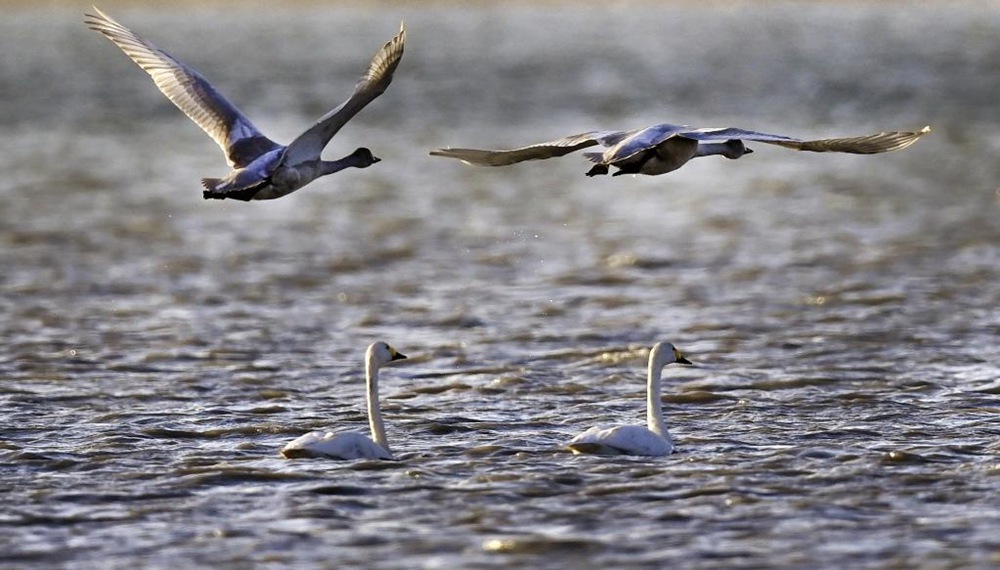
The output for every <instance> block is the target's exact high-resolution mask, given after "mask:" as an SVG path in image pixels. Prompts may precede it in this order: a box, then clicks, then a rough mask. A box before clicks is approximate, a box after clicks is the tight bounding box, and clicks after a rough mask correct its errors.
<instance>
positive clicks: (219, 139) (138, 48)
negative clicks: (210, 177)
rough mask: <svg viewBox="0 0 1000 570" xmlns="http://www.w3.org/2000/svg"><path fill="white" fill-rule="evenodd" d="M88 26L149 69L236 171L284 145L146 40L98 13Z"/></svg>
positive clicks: (186, 68) (175, 102)
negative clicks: (266, 135) (273, 139)
mask: <svg viewBox="0 0 1000 570" xmlns="http://www.w3.org/2000/svg"><path fill="white" fill-rule="evenodd" d="M94 11H95V12H96V15H95V14H86V19H85V20H84V22H85V23H86V24H87V26H88V27H90V29H92V30H94V31H97V32H100V33H101V34H104V36H105V37H106V38H108V39H109V40H111V41H112V42H114V44H115V45H117V46H118V47H119V48H121V50H122V51H123V52H125V55H127V56H129V57H130V58H132V61H134V62H135V63H136V64H137V65H138V66H139V67H141V68H142V69H144V70H145V71H146V73H148V74H149V76H150V77H152V78H153V82H154V83H156V86H157V87H158V88H159V89H160V91H161V92H162V93H163V94H164V95H166V97H167V99H170V100H171V101H172V102H173V104H174V105H177V108H178V109H180V110H181V111H183V112H184V114H185V115H187V116H188V117H189V118H190V119H191V120H192V121H194V122H195V123H197V124H198V126H199V127H201V128H202V130H203V131H205V132H206V133H208V136H210V137H212V140H214V141H215V142H216V143H217V144H218V145H219V146H220V147H221V148H222V151H223V152H225V153H226V159H227V160H228V161H229V166H230V167H232V168H241V167H244V166H246V165H247V164H249V163H250V162H252V161H253V159H255V158H257V157H258V156H260V155H261V154H264V153H265V152H268V151H270V150H273V149H274V148H277V147H278V146H279V145H278V144H277V143H275V142H274V141H272V140H271V139H269V138H267V137H265V136H264V135H263V134H262V133H261V132H260V131H258V130H257V128H256V127H255V126H254V125H253V123H251V122H250V119H248V118H247V117H246V116H245V115H244V114H243V113H241V112H240V110H239V109H237V108H236V106H235V105H233V104H232V103H230V102H229V101H227V100H226V99H225V97H223V96H222V95H220V94H219V93H218V92H217V91H216V90H215V89H214V88H213V87H212V85H211V84H209V82H208V81H206V80H205V78H204V77H202V76H201V75H199V74H198V72H196V71H195V70H193V69H191V68H189V67H188V66H186V65H184V64H183V63H181V62H180V61H178V60H176V59H174V58H173V57H171V56H170V55H169V54H167V53H166V52H164V51H163V50H161V49H160V48H158V47H156V46H154V45H153V44H151V43H150V42H149V41H147V40H146V39H145V38H143V37H142V36H140V35H139V34H137V33H135V32H133V31H132V30H130V29H128V28H126V27H125V26H123V25H121V24H119V23H118V22H116V21H114V20H113V19H111V18H110V17H109V16H108V15H107V14H105V13H104V12H101V11H100V10H98V9H97V8H94Z"/></svg>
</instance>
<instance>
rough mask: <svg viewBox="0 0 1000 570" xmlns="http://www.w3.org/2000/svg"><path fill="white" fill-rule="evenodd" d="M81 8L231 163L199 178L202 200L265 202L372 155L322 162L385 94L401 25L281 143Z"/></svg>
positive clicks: (175, 64) (183, 70)
mask: <svg viewBox="0 0 1000 570" xmlns="http://www.w3.org/2000/svg"><path fill="white" fill-rule="evenodd" d="M94 11H95V12H96V15H95V14H86V19H85V23H86V24H87V25H88V26H89V27H90V29H92V30H95V31H97V32H100V33H101V34H104V36H105V37H107V38H108V39H109V40H111V41H112V42H114V43H115V45H117V46H118V47H119V48H121V50H122V51H123V52H125V55H127V56H129V57H130V58H132V61H134V62H135V63H136V64H137V65H138V66H139V67H141V68H142V69H144V70H145V71H146V73H148V74H149V75H150V77H152V78H153V82H154V83H156V86H157V87H158V88H159V89H160V91H161V92H162V93H163V94H164V95H166V97H167V98H168V99H170V100H171V101H172V102H173V103H174V105H177V108H178V109H180V110H181V111H183V112H184V114H185V115H187V116H188V118H190V119H191V120H192V121H194V122H195V123H197V124H198V126H199V127H201V128H202V130H204V131H205V132H206V133H207V134H208V136H210V137H212V139H213V140H214V141H215V142H216V143H217V144H218V145H219V146H220V147H222V150H223V152H225V154H226V159H227V160H228V162H229V167H230V168H231V169H232V170H231V171H230V173H229V174H228V175H227V176H225V177H224V178H203V179H202V180H201V183H202V185H203V186H204V187H205V191H204V193H203V196H204V197H205V199H206V200H207V199H209V198H214V199H217V200H223V199H226V198H232V199H235V200H243V201H250V200H273V199H275V198H280V197H282V196H285V195H286V194H290V193H292V192H294V191H296V190H298V189H299V188H302V187H303V186H305V185H306V184H309V183H310V182H312V181H313V180H315V179H317V178H319V177H320V176H326V175H327V174H333V173H334V172H338V171H340V170H343V169H345V168H348V167H352V166H353V167H355V168H367V167H369V166H371V165H372V164H375V163H376V162H378V161H379V160H380V159H378V158H377V157H375V156H374V155H372V152H371V151H370V150H368V149H367V148H364V147H362V148H358V149H357V150H355V151H354V152H352V153H351V154H349V155H347V156H345V157H344V158H341V159H340V160H333V161H328V160H322V158H321V157H320V155H321V154H322V152H323V148H324V147H326V145H327V143H329V142H330V139H331V138H333V136H334V135H335V134H337V131H339V130H340V129H341V127H343V126H344V125H345V124H346V123H347V121H349V120H350V119H351V118H352V117H354V115H356V114H357V113H358V112H359V111H361V109H363V108H364V107H365V106H366V105H368V103H371V102H372V101H373V100H375V98H376V97H378V96H379V95H381V94H382V93H384V92H385V90H386V88H388V87H389V83H390V82H391V81H392V74H393V72H394V71H395V70H396V66H397V65H399V60H400V58H402V56H403V43H404V41H405V40H406V29H405V27H404V26H403V25H400V27H399V33H398V34H397V35H396V37H394V38H393V39H391V40H389V41H388V42H387V43H386V44H385V45H384V46H383V47H382V49H381V50H379V52H378V53H377V54H375V57H374V58H372V60H371V63H370V64H369V66H368V71H367V72H365V74H364V76H362V77H361V79H360V80H359V81H358V83H357V85H355V87H354V93H352V94H351V96H350V97H349V98H348V99H347V100H346V101H344V102H343V103H341V104H340V106H339V107H337V108H336V109H334V110H332V111H330V112H329V113H327V114H325V115H323V116H322V117H320V119H319V120H318V121H316V123H315V124H314V125H313V126H311V127H309V129H307V130H306V131H305V132H304V133H302V134H301V135H299V136H298V137H297V138H296V139H295V140H293V141H292V143H291V144H289V145H288V146H282V145H280V144H278V143H276V142H274V141H272V140H271V139H269V138H267V137H266V136H264V134H263V133H261V132H260V131H259V130H257V127H255V126H254V125H253V123H251V122H250V119H248V118H247V117H246V116H245V115H244V114H243V113H242V112H240V110H239V109H237V108H236V106H235V105H233V104H232V103H230V102H229V101H227V100H226V99H225V98H224V97H223V96H222V95H221V94H219V92H217V91H216V90H215V89H214V88H213V87H212V85H211V84H209V82H208V81H207V80H206V79H205V78H204V77H202V76H201V75H200V74H199V73H198V72H196V71H195V70H193V69H191V68H190V67H188V66H186V65H184V64H183V63H181V62H180V61H178V60H176V59H174V58H173V57H171V56H170V55H168V54H167V53H166V52H164V51H163V50H161V49H159V48H157V47H156V46H154V45H153V44H152V43H150V42H149V41H147V40H146V39H144V38H143V37H142V36H140V35H139V34H137V33H135V32H133V31H132V30H129V29H128V28H126V27H125V26H123V25H121V24H119V23H118V22H116V21H114V20H112V19H111V18H110V17H109V16H107V15H106V14H104V13H103V12H101V11H100V10H98V9H97V8H96V7H95V8H94Z"/></svg>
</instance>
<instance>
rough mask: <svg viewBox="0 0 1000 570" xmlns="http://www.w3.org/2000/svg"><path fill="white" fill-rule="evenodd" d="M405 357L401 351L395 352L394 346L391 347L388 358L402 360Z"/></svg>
mask: <svg viewBox="0 0 1000 570" xmlns="http://www.w3.org/2000/svg"><path fill="white" fill-rule="evenodd" d="M405 358H406V355H405V354H403V353H402V352H396V349H395V348H394V349H392V358H390V359H389V360H403V359H405Z"/></svg>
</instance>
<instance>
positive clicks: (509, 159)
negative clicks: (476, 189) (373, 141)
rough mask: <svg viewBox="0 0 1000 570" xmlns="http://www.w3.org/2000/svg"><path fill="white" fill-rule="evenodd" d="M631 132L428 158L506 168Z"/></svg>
mask: <svg viewBox="0 0 1000 570" xmlns="http://www.w3.org/2000/svg"><path fill="white" fill-rule="evenodd" d="M634 132H635V131H588V132H586V133H580V134H578V135H571V136H568V137H563V138H561V139H558V140H554V141H550V142H544V143H538V144H533V145H529V146H523V147H521V148H514V149H510V150H487V149H475V148H441V149H438V150H432V151H431V153H430V154H431V156H444V157H447V158H455V159H458V160H461V161H462V162H464V163H466V164H471V165H473V166H507V165H509V164H516V163H518V162H524V161H525V160H544V159H546V158H555V157H557V156H563V155H567V154H569V153H571V152H575V151H578V150H580V149H582V148H587V147H592V146H596V145H599V144H600V145H604V146H611V145H615V144H618V142H619V141H621V140H622V139H623V138H625V137H627V136H629V135H630V134H632V133H634Z"/></svg>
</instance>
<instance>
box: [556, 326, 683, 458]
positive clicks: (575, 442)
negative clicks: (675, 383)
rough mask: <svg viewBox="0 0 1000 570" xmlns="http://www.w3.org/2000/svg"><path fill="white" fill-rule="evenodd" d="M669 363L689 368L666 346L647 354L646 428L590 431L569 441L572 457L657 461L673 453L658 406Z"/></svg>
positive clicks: (660, 345)
mask: <svg viewBox="0 0 1000 570" xmlns="http://www.w3.org/2000/svg"><path fill="white" fill-rule="evenodd" d="M672 362H679V363H681V364H691V362H690V361H689V360H688V359H687V358H684V355H683V354H681V351H679V350H677V349H676V348H675V347H674V345H672V344H670V343H669V342H658V343H656V344H655V345H653V349H652V350H651V351H650V352H649V371H648V375H647V380H646V427H643V426H637V425H624V426H615V427H610V428H598V427H596V426H595V427H592V428H590V429H588V430H587V431H585V432H583V433H581V434H580V435H578V436H576V437H574V438H573V439H571V440H570V442H569V444H568V445H567V446H566V447H568V448H569V449H570V451H572V452H573V453H574V454H579V453H596V454H601V455H648V456H653V457H659V456H663V455H670V454H671V453H673V451H674V442H673V440H672V439H670V432H668V431H667V425H666V424H665V423H664V422H663V407H662V404H661V402H660V376H661V373H662V371H663V367H664V366H666V365H667V364H670V363H672Z"/></svg>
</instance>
